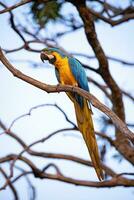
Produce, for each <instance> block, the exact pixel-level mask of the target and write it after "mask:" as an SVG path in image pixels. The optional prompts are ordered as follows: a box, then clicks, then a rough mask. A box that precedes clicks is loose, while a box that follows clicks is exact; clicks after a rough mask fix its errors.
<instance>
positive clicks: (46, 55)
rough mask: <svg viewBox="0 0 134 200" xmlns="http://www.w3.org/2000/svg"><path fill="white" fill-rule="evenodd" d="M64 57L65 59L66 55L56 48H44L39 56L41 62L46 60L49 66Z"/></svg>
mask: <svg viewBox="0 0 134 200" xmlns="http://www.w3.org/2000/svg"><path fill="white" fill-rule="evenodd" d="M64 57H66V55H65V54H64V53H63V52H62V51H61V50H60V49H58V48H45V49H43V50H42V51H41V54H40V58H41V60H42V62H44V60H48V61H49V62H50V63H51V64H54V63H55V62H56V61H57V60H58V59H59V58H64Z"/></svg>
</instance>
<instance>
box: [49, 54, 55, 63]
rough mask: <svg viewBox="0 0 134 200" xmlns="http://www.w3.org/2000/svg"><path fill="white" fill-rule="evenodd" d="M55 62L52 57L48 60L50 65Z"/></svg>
mask: <svg viewBox="0 0 134 200" xmlns="http://www.w3.org/2000/svg"><path fill="white" fill-rule="evenodd" d="M55 61H56V58H55V56H54V57H53V58H51V59H49V62H50V63H51V64H54V62H55Z"/></svg>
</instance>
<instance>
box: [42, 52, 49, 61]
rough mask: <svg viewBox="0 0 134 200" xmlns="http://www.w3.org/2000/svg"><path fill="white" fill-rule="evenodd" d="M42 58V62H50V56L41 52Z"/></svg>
mask: <svg viewBox="0 0 134 200" xmlns="http://www.w3.org/2000/svg"><path fill="white" fill-rule="evenodd" d="M40 58H41V60H42V62H44V60H48V61H49V55H48V54H47V53H46V52H44V51H42V52H41V54H40Z"/></svg>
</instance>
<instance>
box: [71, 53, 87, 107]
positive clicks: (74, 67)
mask: <svg viewBox="0 0 134 200" xmlns="http://www.w3.org/2000/svg"><path fill="white" fill-rule="evenodd" d="M68 62H69V65H70V68H71V71H72V74H73V75H74V77H75V79H76V81H77V83H78V86H79V87H80V88H82V89H84V90H86V91H89V87H88V81H87V76H86V73H85V70H84V68H83V66H82V64H81V63H80V62H79V61H78V60H77V59H75V58H73V57H69V58H68ZM75 98H76V100H77V102H78V103H79V104H80V106H81V107H83V97H81V96H80V95H78V94H76V93H75Z"/></svg>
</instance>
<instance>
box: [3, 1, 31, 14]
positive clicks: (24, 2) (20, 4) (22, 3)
mask: <svg viewBox="0 0 134 200" xmlns="http://www.w3.org/2000/svg"><path fill="white" fill-rule="evenodd" d="M30 2H32V0H22V1H20V2H19V3H16V4H15V5H13V6H10V7H9V8H5V9H4V10H1V11H0V14H2V13H6V12H9V11H11V10H13V9H15V8H18V7H20V6H22V5H24V4H27V3H30Z"/></svg>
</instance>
